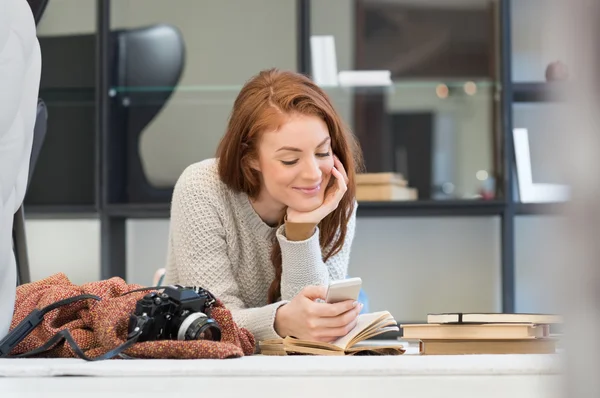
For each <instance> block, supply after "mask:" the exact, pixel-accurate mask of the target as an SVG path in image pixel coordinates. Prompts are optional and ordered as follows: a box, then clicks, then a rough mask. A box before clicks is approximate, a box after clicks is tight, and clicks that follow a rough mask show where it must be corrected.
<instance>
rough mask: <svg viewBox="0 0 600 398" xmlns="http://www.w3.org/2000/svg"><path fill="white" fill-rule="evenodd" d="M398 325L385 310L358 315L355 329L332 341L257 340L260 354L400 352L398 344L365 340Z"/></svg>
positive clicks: (401, 347) (402, 350)
mask: <svg viewBox="0 0 600 398" xmlns="http://www.w3.org/2000/svg"><path fill="white" fill-rule="evenodd" d="M398 330H399V328H398V324H397V322H396V320H395V319H394V317H392V315H391V314H390V313H389V312H387V311H380V312H373V313H370V314H361V315H359V316H358V322H357V324H356V326H355V327H354V329H352V330H351V331H350V333H348V334H347V335H345V336H342V337H340V338H338V339H337V340H335V341H333V342H331V343H323V342H318V341H308V340H300V339H296V338H294V337H289V336H288V337H286V338H284V339H271V340H263V341H260V342H259V347H260V351H261V354H263V355H290V354H291V355H294V354H308V355H400V354H404V351H405V350H404V348H403V346H402V345H401V344H400V343H389V342H377V341H365V340H367V339H370V338H372V337H375V336H378V335H380V334H382V333H386V332H390V331H398Z"/></svg>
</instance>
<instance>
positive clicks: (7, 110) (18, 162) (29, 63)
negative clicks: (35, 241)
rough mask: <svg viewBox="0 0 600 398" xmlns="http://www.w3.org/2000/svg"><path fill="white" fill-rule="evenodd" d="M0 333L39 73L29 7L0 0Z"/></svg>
mask: <svg viewBox="0 0 600 398" xmlns="http://www.w3.org/2000/svg"><path fill="white" fill-rule="evenodd" d="M0 59H1V60H2V62H0V87H2V90H0V338H2V337H3V336H4V335H5V334H6V333H7V332H8V328H9V326H10V322H11V320H12V314H13V306H14V300H15V289H16V282H17V279H16V265H15V258H14V253H13V248H12V233H11V232H12V225H13V217H14V214H15V212H16V211H17V210H18V209H19V207H20V206H21V203H22V202H23V198H24V196H25V191H26V188H27V182H28V179H29V162H30V159H31V149H32V143H33V131H34V124H35V119H36V105H37V98H38V93H39V84H40V74H41V52H40V48H39V43H38V40H37V38H36V31H35V20H34V18H33V14H32V12H31V9H30V8H29V7H28V5H27V3H26V2H24V1H22V0H3V1H0Z"/></svg>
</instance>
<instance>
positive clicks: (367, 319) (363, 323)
mask: <svg viewBox="0 0 600 398" xmlns="http://www.w3.org/2000/svg"><path fill="white" fill-rule="evenodd" d="M388 317H391V314H390V313H389V312H388V311H380V312H373V313H370V314H361V315H359V316H358V322H357V323H356V326H355V327H354V329H352V330H351V331H350V333H348V334H347V335H345V336H343V337H340V338H339V339H337V340H335V341H334V342H332V343H331V344H333V345H334V346H337V347H339V348H341V349H346V348H347V347H348V346H349V344H350V343H351V342H352V341H353V340H354V338H355V337H356V336H358V335H359V334H360V333H361V332H363V331H364V330H365V329H368V328H370V327H371V326H373V324H377V323H378V322H379V321H380V320H382V319H385V318H388Z"/></svg>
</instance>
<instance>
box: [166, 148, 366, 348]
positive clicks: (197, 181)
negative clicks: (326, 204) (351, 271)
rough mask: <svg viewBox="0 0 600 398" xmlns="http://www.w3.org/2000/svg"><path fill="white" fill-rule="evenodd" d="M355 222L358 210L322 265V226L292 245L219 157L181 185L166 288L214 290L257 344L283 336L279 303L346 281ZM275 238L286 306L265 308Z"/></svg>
mask: <svg viewBox="0 0 600 398" xmlns="http://www.w3.org/2000/svg"><path fill="white" fill-rule="evenodd" d="M355 223H356V206H355V208H354V212H353V214H352V218H351V219H350V222H349V224H348V232H347V233H346V240H345V242H344V245H343V247H342V249H341V251H340V252H339V253H337V254H336V255H335V256H332V257H331V258H330V259H329V260H328V261H327V262H326V263H324V262H323V260H322V255H321V249H320V245H319V231H318V229H317V231H316V232H315V233H314V235H313V236H312V237H311V238H309V239H307V240H305V241H289V240H287V239H286V237H285V228H284V226H281V227H280V228H278V229H276V228H272V227H270V226H269V225H267V224H266V223H264V222H263V221H262V219H261V218H260V217H259V216H258V214H257V213H256V212H255V211H254V209H253V208H252V205H251V204H250V202H249V199H248V196H247V195H246V194H243V193H236V192H233V191H231V190H230V189H229V188H228V187H227V186H226V185H225V184H223V183H222V182H221V180H220V179H219V176H218V173H217V162H216V159H208V160H204V161H201V162H199V163H195V164H193V165H191V166H189V167H187V168H186V170H185V171H184V172H183V173H182V175H181V176H180V177H179V179H178V181H177V183H176V185H175V189H174V192H173V200H172V204H171V224H170V234H169V235H170V236H169V252H168V260H167V271H166V276H165V283H166V284H180V285H184V286H201V287H203V288H205V289H208V290H209V291H210V292H212V293H213V294H214V295H215V296H217V297H218V298H219V299H220V300H221V301H223V303H224V304H225V305H226V306H227V308H228V309H230V310H231V312H232V315H233V317H234V320H235V322H236V323H237V324H238V325H239V326H241V327H244V328H247V329H248V330H249V331H250V332H251V333H252V334H254V337H255V338H256V340H257V341H260V340H264V339H269V338H278V337H279V336H278V335H277V333H276V332H275V329H274V320H275V313H276V311H277V308H278V307H279V306H281V305H283V304H285V303H287V302H288V301H289V300H291V299H292V298H293V297H294V296H295V295H296V294H297V293H298V292H299V291H300V290H302V288H304V287H305V286H308V285H327V284H328V283H329V281H330V280H337V279H343V278H345V277H346V274H347V270H348V261H349V256H350V246H351V244H352V240H353V238H354V227H355ZM274 233H276V234H277V235H276V236H277V239H278V241H279V244H280V246H281V253H282V260H283V263H282V264H283V265H282V276H281V301H279V302H276V303H273V304H270V305H267V292H268V289H269V286H270V284H271V282H272V281H273V278H274V276H275V272H274V268H273V264H272V263H271V260H270V252H271V245H272V244H271V237H272V236H273V235H272V234H274Z"/></svg>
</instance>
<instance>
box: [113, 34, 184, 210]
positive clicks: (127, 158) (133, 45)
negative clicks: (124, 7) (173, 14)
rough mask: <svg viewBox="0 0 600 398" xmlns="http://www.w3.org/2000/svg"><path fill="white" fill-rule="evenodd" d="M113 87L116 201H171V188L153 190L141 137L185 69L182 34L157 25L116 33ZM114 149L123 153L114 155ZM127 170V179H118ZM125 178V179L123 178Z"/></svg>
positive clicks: (114, 36)
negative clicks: (148, 177) (149, 180)
mask: <svg viewBox="0 0 600 398" xmlns="http://www.w3.org/2000/svg"><path fill="white" fill-rule="evenodd" d="M112 40H113V46H112V59H111V66H112V68H113V73H112V75H111V77H112V81H111V85H112V86H114V87H117V88H118V90H117V91H116V93H115V95H114V96H113V98H112V102H111V110H110V118H111V125H110V129H109V130H110V134H111V138H110V141H111V142H112V143H114V144H116V145H114V147H113V148H111V155H113V156H114V158H113V159H110V164H112V165H115V164H120V166H122V168H121V167H115V168H114V170H115V175H113V176H111V178H109V181H114V182H116V184H115V186H114V187H112V188H113V189H112V191H113V192H114V193H113V195H112V196H113V197H114V198H117V199H116V200H117V201H118V200H125V199H126V200H128V201H133V202H136V201H141V202H152V201H154V202H163V201H164V202H168V201H169V200H170V197H171V194H172V190H169V189H157V188H154V187H152V186H151V185H150V184H149V183H148V180H147V178H146V176H145V173H144V170H143V168H142V162H141V159H140V136H141V134H142V132H143V131H144V129H145V128H146V126H148V124H149V123H150V122H151V121H152V119H154V118H155V117H156V115H157V114H158V113H159V112H160V110H161V109H162V108H163V107H164V106H165V104H166V103H167V101H168V100H169V98H170V97H171V96H172V94H173V91H174V90H175V87H176V86H177V84H178V83H179V80H180V78H181V75H182V73H183V70H184V66H185V45H184V39H183V35H182V34H181V32H180V31H179V29H178V28H177V27H175V26H172V25H167V24H157V25H152V26H147V27H142V28H136V29H125V30H117V31H114V32H112ZM116 148H119V149H121V152H118V150H117V151H115V149H116ZM122 169H126V170H127V175H122V174H121V175H119V173H120V170H122ZM120 178H121V180H119V179H120Z"/></svg>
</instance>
